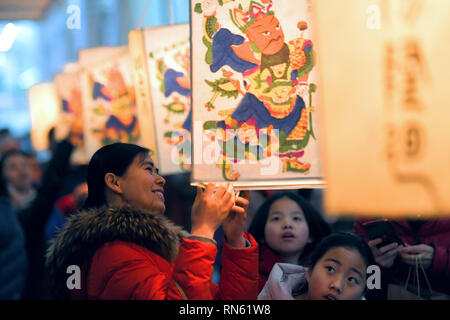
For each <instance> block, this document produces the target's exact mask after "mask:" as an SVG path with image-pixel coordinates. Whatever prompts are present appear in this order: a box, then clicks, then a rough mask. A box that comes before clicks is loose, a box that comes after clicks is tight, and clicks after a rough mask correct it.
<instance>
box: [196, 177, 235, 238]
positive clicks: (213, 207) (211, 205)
mask: <svg viewBox="0 0 450 320" xmlns="http://www.w3.org/2000/svg"><path fill="white" fill-rule="evenodd" d="M228 188H229V186H228V185H227V186H225V187H224V186H220V187H218V188H216V186H215V184H213V183H209V184H208V185H207V186H206V188H205V190H204V191H203V189H202V188H200V187H197V196H196V197H195V201H194V204H193V205H192V213H191V222H192V231H191V234H192V235H196V236H202V237H206V238H210V239H213V238H214V232H216V230H217V228H219V226H220V225H221V224H222V223H223V221H224V220H225V218H226V217H227V216H228V213H229V212H230V210H231V208H232V207H233V205H234V200H233V196H232V192H229V191H227V189H228Z"/></svg>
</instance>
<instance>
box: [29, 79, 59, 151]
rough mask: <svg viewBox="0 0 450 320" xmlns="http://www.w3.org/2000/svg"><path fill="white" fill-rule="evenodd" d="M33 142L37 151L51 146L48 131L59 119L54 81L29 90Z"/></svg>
mask: <svg viewBox="0 0 450 320" xmlns="http://www.w3.org/2000/svg"><path fill="white" fill-rule="evenodd" d="M28 101H29V105H30V117H31V142H32V144H33V147H34V149H35V150H37V151H42V150H46V149H48V148H49V144H48V132H49V131H50V129H51V128H52V127H54V126H56V123H57V121H58V110H59V105H58V104H59V102H58V97H57V93H56V88H55V85H54V84H53V83H40V84H37V85H34V86H33V87H31V88H30V89H29V91H28Z"/></svg>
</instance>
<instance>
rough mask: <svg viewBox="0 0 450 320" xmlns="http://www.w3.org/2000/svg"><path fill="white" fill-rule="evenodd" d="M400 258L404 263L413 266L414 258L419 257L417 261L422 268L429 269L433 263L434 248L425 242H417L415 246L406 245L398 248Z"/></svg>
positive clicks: (414, 263)
mask: <svg viewBox="0 0 450 320" xmlns="http://www.w3.org/2000/svg"><path fill="white" fill-rule="evenodd" d="M399 254H400V258H401V259H402V261H403V262H404V263H406V264H409V265H412V266H415V265H416V259H420V260H419V262H420V264H421V265H422V266H423V268H424V269H425V270H426V269H429V268H430V267H431V264H432V263H433V257H434V248H433V247H432V246H429V245H426V244H418V245H415V246H408V245H407V246H406V247H403V248H401V249H400V250H399Z"/></svg>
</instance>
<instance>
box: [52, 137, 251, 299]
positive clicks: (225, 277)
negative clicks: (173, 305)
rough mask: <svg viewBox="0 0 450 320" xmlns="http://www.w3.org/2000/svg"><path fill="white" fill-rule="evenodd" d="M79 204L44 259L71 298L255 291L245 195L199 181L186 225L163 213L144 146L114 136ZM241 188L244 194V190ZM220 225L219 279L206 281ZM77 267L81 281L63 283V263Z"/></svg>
mask: <svg viewBox="0 0 450 320" xmlns="http://www.w3.org/2000/svg"><path fill="white" fill-rule="evenodd" d="M87 182H88V199H87V200H86V205H85V207H86V208H85V210H83V211H82V212H80V213H78V214H77V215H74V216H73V217H72V218H70V220H69V221H68V223H67V224H66V226H65V228H64V229H63V230H62V232H61V233H60V234H59V236H58V237H57V238H56V239H55V241H54V243H53V244H52V246H51V248H50V250H49V254H48V259H47V264H48V267H49V271H50V275H51V280H52V282H53V283H52V285H53V288H54V289H55V293H56V294H57V296H59V297H61V298H71V299H158V300H159V299H202V300H208V299H241V300H242V299H256V296H257V275H258V271H257V265H258V264H257V260H258V246H257V243H256V241H255V240H254V239H253V238H252V236H251V235H250V234H248V233H246V232H244V225H245V217H246V210H247V208H248V204H249V202H248V197H236V199H235V200H234V198H233V197H232V192H233V191H227V188H226V187H224V186H221V187H218V188H216V187H215V186H214V185H212V184H209V185H208V186H207V187H206V189H205V190H204V191H203V190H202V189H198V191H197V197H196V199H195V202H194V205H193V207H192V213H191V220H192V233H191V234H188V233H187V232H186V231H183V230H181V228H180V227H177V226H175V225H173V224H172V223H171V222H170V221H169V220H168V219H167V218H165V217H164V216H163V214H164V211H165V204H164V201H165V197H164V184H165V183H166V181H165V179H164V178H163V177H161V176H160V175H159V174H158V170H157V169H156V168H155V166H154V163H153V161H152V159H151V157H150V156H149V150H148V149H146V148H142V147H140V146H136V145H132V144H126V143H115V144H112V145H107V146H105V147H103V148H101V149H99V150H98V151H97V152H96V153H95V154H94V155H93V157H92V159H91V161H90V163H89V167H88V179H87ZM244 195H247V194H246V193H244ZM221 225H222V227H223V230H224V232H225V236H226V237H225V239H226V241H224V247H223V252H222V274H221V285H220V287H219V286H217V285H216V284H214V283H212V282H211V281H210V279H211V276H212V271H213V263H214V259H215V256H216V254H217V248H216V246H215V241H214V240H213V239H212V238H213V235H214V232H215V231H216V229H217V228H218V227H219V226H221ZM73 266H79V267H80V269H81V279H80V281H79V283H80V284H81V286H80V287H78V288H74V287H73V286H69V287H70V288H68V286H66V283H67V280H68V275H67V270H68V267H73Z"/></svg>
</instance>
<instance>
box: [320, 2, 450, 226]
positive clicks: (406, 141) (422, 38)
mask: <svg viewBox="0 0 450 320" xmlns="http://www.w3.org/2000/svg"><path fill="white" fill-rule="evenodd" d="M313 8H314V17H315V20H314V23H315V26H316V30H317V37H316V42H317V47H318V49H319V50H320V52H321V55H320V59H319V63H320V72H321V76H320V83H321V86H322V88H323V90H322V95H321V104H322V115H323V118H322V119H321V120H322V121H321V124H322V125H323V132H324V140H323V142H324V148H323V154H324V159H326V161H325V173H326V179H327V183H328V188H327V190H326V193H325V208H326V210H327V211H328V212H329V213H330V214H342V213H343V214H356V215H358V216H367V217H371V216H386V217H392V218H396V217H408V216H411V217H416V218H417V216H420V217H422V218H430V217H435V216H439V215H443V214H450V197H449V196H448V195H449V193H450V170H449V163H450V130H449V123H450V122H449V120H450V103H449V99H448V91H449V90H448V89H449V87H450V86H449V85H450V83H449V74H450V64H449V62H448V57H449V56H450V46H449V45H448V39H450V20H449V19H448V12H450V2H449V1H434V0H423V1H379V2H378V4H377V3H376V2H374V1H369V0H367V1H362V0H339V1H330V0H316V1H314V2H313Z"/></svg>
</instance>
